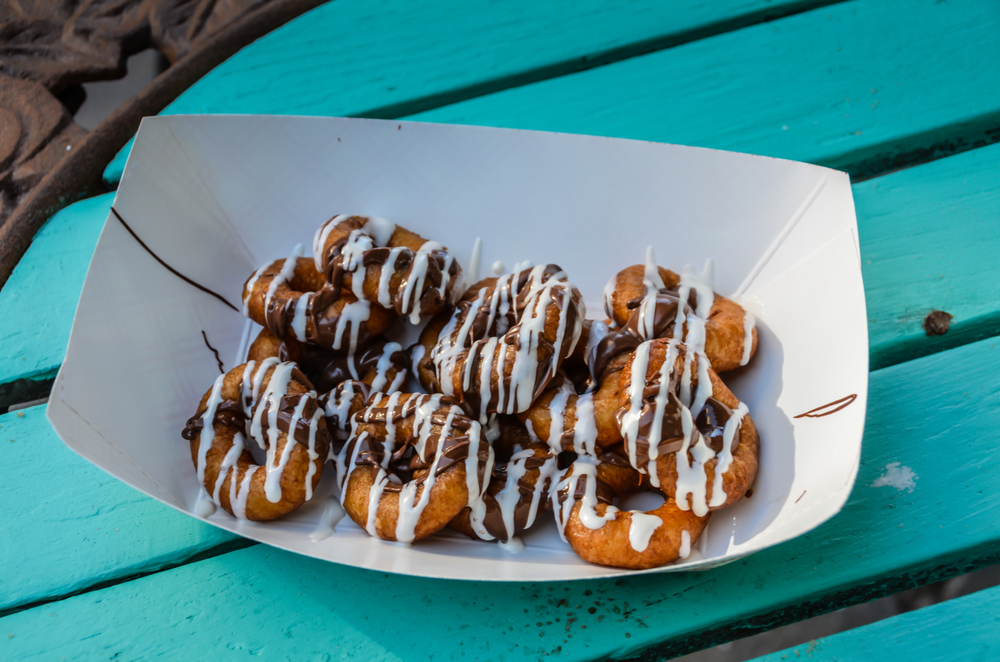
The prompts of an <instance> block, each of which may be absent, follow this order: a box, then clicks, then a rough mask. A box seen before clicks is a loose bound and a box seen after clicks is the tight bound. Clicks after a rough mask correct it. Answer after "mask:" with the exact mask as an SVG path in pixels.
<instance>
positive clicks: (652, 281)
mask: <svg viewBox="0 0 1000 662" xmlns="http://www.w3.org/2000/svg"><path fill="white" fill-rule="evenodd" d="M642 285H643V288H644V290H645V291H644V292H643V293H644V294H649V293H650V292H655V291H657V290H662V289H664V288H665V287H666V285H665V284H664V283H663V279H662V278H660V268H659V267H658V266H656V254H655V253H654V252H653V247H652V246H647V247H646V267H645V269H644V271H643V274H642Z"/></svg>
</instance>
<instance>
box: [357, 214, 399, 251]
mask: <svg viewBox="0 0 1000 662" xmlns="http://www.w3.org/2000/svg"><path fill="white" fill-rule="evenodd" d="M364 229H365V232H367V233H368V234H369V236H371V238H372V239H374V240H375V243H376V244H377V245H379V246H385V245H386V244H388V243H389V240H390V239H391V238H392V233H393V232H395V231H396V224H395V223H393V222H392V221H387V220H386V219H384V218H381V217H379V216H369V217H368V220H367V221H365V224H364Z"/></svg>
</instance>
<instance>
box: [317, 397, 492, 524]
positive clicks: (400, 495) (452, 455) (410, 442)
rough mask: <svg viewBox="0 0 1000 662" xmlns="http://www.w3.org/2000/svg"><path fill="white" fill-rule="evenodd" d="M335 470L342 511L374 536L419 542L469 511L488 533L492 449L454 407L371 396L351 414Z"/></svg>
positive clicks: (439, 400) (440, 401)
mask: <svg viewBox="0 0 1000 662" xmlns="http://www.w3.org/2000/svg"><path fill="white" fill-rule="evenodd" d="M335 464H336V466H337V468H338V476H339V478H340V481H341V498H340V502H341V505H343V507H344V510H345V511H346V512H347V514H348V515H350V516H351V519H353V520H354V521H355V522H356V523H357V524H358V525H359V526H361V527H362V528H364V529H365V530H366V531H367V532H368V533H369V534H370V535H372V536H373V537H377V538H381V539H382V540H398V541H400V542H413V541H415V540H420V539H422V538H426V537H427V536H429V535H431V534H433V533H436V532H437V531H440V530H441V529H442V528H444V527H445V526H446V525H447V524H448V522H450V521H451V520H452V519H454V517H455V516H456V515H458V513H459V512H460V511H461V510H462V509H463V508H465V507H466V506H469V507H470V508H471V511H472V518H471V521H472V525H473V527H474V528H475V529H476V531H477V532H479V531H485V528H484V526H483V523H482V520H483V516H484V514H485V510H486V508H485V504H484V503H483V492H484V491H485V489H486V477H487V476H489V474H490V471H491V470H492V465H493V449H492V448H490V446H489V443H488V442H487V441H486V439H485V438H484V437H483V435H482V434H481V429H480V426H479V423H478V422H476V421H474V420H472V419H470V418H469V417H467V416H466V415H465V414H464V413H463V411H462V409H461V408H460V407H459V406H458V404H457V403H455V402H454V400H451V399H449V398H445V397H443V396H442V395H440V394H437V395H418V394H413V393H393V394H392V395H383V394H381V393H375V394H373V395H372V396H371V398H370V399H369V400H368V402H367V403H366V406H365V407H364V408H363V409H362V410H361V411H359V412H358V413H357V414H355V415H354V418H353V433H352V437H351V439H350V441H348V442H347V443H346V444H345V445H344V447H343V449H342V450H341V451H340V453H338V454H337V457H336V461H335Z"/></svg>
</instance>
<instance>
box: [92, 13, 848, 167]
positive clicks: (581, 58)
mask: <svg viewBox="0 0 1000 662" xmlns="http://www.w3.org/2000/svg"><path fill="white" fill-rule="evenodd" d="M831 1H832V0H716V1H715V2H709V1H705V0H698V1H696V2H684V3H674V2H655V1H653V0H632V1H630V2H624V3H623V2H616V3H607V2H601V0H557V1H551V0H550V1H548V2H509V1H508V2H490V3H483V2H475V3H469V2H464V1H462V0H437V1H436V2H420V3H412V2H400V1H399V0H380V1H378V2H362V1H361V0H337V1H336V2H331V3H329V4H326V5H324V6H322V7H319V8H317V9H315V10H313V11H311V12H309V13H308V14H306V15H304V16H302V17H300V18H298V19H296V20H295V21H292V22H291V23H289V24H288V25H286V26H284V27H282V28H281V29H279V30H277V31H275V32H273V33H271V34H269V35H267V36H266V37H264V38H262V39H260V40H258V41H257V42H255V43H254V44H253V45H252V46H250V47H248V48H245V49H243V50H242V51H240V52H239V53H238V54H237V55H235V56H233V57H232V58H230V59H229V60H228V61H227V62H225V63H224V64H222V65H221V66H219V67H218V68H216V69H215V70H214V71H212V72H211V73H210V74H208V75H207V76H205V78H203V79H202V80H201V81H199V82H198V83H196V84H195V85H193V86H192V87H191V89H189V90H187V91H186V92H185V93H184V94H183V95H181V96H180V97H179V98H178V99H177V100H176V101H174V102H173V103H172V104H170V105H169V106H168V107H167V108H166V109H165V110H164V111H163V112H164V113H167V114H175V115H176V114H182V113H274V114H291V115H335V116H336V115H340V116H346V115H350V116H365V117H399V116H402V115H406V114H409V113H413V112H418V111H419V110H424V109H427V108H434V107H436V106H439V105H443V104H445V103H450V102H452V101H456V100H460V99H468V98H472V97H473V96H477V95H480V94H485V93H487V92H491V91H495V90H498V89H504V88H507V87H511V86H514V85H523V84H525V83H527V82H531V81H536V80H541V79H544V78H549V77H552V76H558V75H563V74H566V73H569V72H572V71H579V70H581V69H585V68H589V67H593V66H595V65H597V64H600V63H602V62H607V61H614V60H618V59H621V58H623V57H629V56H632V55H636V54H640V53H647V52H650V51H652V50H656V49H662V48H667V47H670V46H673V45H675V44H677V43H683V42H685V41H691V40H693V39H697V38H701V37H704V36H706V35H709V34H717V33H720V32H723V31H726V30H732V29H735V28H738V27H740V26H743V25H748V24H751V23H754V22H759V21H762V20H765V19H767V18H771V17H774V16H781V15H784V14H787V13H790V12H794V11H801V10H803V9H806V8H810V7H817V6H823V5H826V4H829V3H830V2H831ZM130 147H131V144H129V145H128V146H126V147H125V148H124V149H123V150H122V152H121V153H119V155H118V157H117V158H116V159H115V160H114V161H113V162H112V163H111V165H110V166H109V167H108V169H107V171H106V172H105V179H106V180H107V181H109V182H110V183H112V184H114V183H117V182H118V180H119V179H120V178H121V173H122V170H123V169H124V166H125V159H126V157H127V154H128V150H129V149H130Z"/></svg>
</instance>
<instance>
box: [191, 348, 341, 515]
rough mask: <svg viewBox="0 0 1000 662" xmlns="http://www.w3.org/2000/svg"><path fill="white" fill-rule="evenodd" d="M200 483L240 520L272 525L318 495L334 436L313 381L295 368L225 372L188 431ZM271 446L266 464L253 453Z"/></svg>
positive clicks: (267, 365)
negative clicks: (248, 443) (250, 443)
mask: <svg viewBox="0 0 1000 662" xmlns="http://www.w3.org/2000/svg"><path fill="white" fill-rule="evenodd" d="M181 436H182V437H183V438H184V439H187V440H188V441H190V442H191V459H192V460H193V461H194V465H195V468H196V469H197V470H198V480H199V481H200V482H201V484H202V485H203V486H204V487H205V490H206V491H207V492H208V494H209V496H210V497H211V498H212V501H213V502H214V503H215V504H216V505H218V506H221V507H222V508H224V509H225V510H226V511H227V512H228V513H230V514H231V515H233V516H235V517H237V518H239V519H249V520H256V521H262V520H271V519H275V518H276V517H281V516H282V515H284V514H286V513H288V512H291V511H293V510H295V509H296V508H298V507H299V506H301V505H302V504H303V503H305V502H306V501H308V500H309V499H311V498H312V494H313V489H315V487H316V484H317V483H319V479H320V477H321V476H322V474H323V464H324V463H325V462H326V459H327V454H328V448H329V444H330V437H329V434H328V432H327V428H326V422H325V421H324V416H323V409H322V407H320V406H319V405H318V403H317V399H316V392H315V391H314V390H313V389H312V385H311V384H310V383H309V380H308V379H307V378H306V377H305V375H303V374H302V373H301V372H299V370H298V368H297V367H296V366H295V364H294V363H282V362H280V361H278V359H276V358H270V359H266V360H264V361H260V362H256V361H250V362H248V363H245V364H243V365H241V366H238V367H236V368H233V369H232V370H230V371H229V372H228V373H226V374H225V375H220V376H219V378H218V379H216V380H215V384H214V385H213V386H212V388H211V389H209V390H208V392H207V393H206V394H205V396H204V397H203V398H202V399H201V403H200V404H199V405H198V411H197V412H196V413H195V415H194V416H193V417H192V418H191V419H189V420H188V422H187V426H186V427H185V428H184V431H183V432H182V433H181ZM246 436H249V437H250V438H251V439H253V440H254V441H255V442H256V443H257V444H259V445H260V447H261V448H266V450H267V459H266V461H265V462H264V465H263V466H259V465H257V464H256V463H255V462H254V459H253V456H252V455H251V453H250V450H249V449H248V448H246V445H245V444H246V440H245V439H246Z"/></svg>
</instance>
